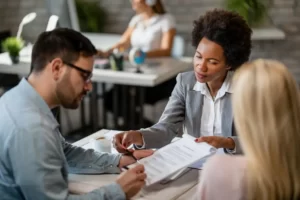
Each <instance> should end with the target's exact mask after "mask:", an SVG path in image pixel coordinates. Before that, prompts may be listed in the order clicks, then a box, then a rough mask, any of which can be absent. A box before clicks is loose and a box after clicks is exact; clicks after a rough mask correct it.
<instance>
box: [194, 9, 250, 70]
mask: <svg viewBox="0 0 300 200" xmlns="http://www.w3.org/2000/svg"><path fill="white" fill-rule="evenodd" d="M251 34H252V30H251V28H250V27H249V26H248V24H247V22H246V21H245V20H244V19H243V17H242V16H240V15H239V14H238V13H236V12H230V11H226V10H221V9H214V10H212V11H208V12H206V14H205V15H204V16H201V17H200V18H199V19H198V20H195V21H194V28H193V32H192V44H193V46H194V47H196V48H197V46H198V45H199V43H200V41H201V40H202V38H203V37H205V38H207V39H209V40H211V41H213V42H215V43H217V44H219V45H220V46H221V47H222V48H223V50H224V56H225V58H226V64H227V65H228V66H230V67H231V70H236V69H237V68H238V67H240V66H241V65H242V64H243V63H245V62H247V61H248V60H249V56H250V52H251V47H252V45H251Z"/></svg>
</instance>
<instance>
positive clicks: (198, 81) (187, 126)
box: [114, 9, 252, 153]
mask: <svg viewBox="0 0 300 200" xmlns="http://www.w3.org/2000/svg"><path fill="white" fill-rule="evenodd" d="M251 34H252V31H251V29H250V28H249V26H248V25H247V23H246V21H245V20H244V19H243V18H242V17H241V16H240V15H238V14H237V13H234V12H229V11H225V10H219V9H215V10H213V11H209V12H207V13H206V14H205V15H204V16H201V17H200V18H199V19H198V20H196V21H195V22H194V29H193V31H192V42H193V46H194V47H195V48H196V52H195V55H194V71H191V72H185V73H181V74H179V75H178V76H177V84H176V86H175V88H174V90H173V92H172V95H171V97H170V99H169V102H168V104H167V106H166V108H165V110H164V112H163V114H162V116H161V118H160V120H159V122H158V123H156V124H155V125H153V126H152V127H150V128H146V129H141V130H138V131H127V132H123V133H120V134H118V135H116V136H115V138H114V145H115V147H116V148H117V150H118V151H119V152H124V151H125V149H124V148H126V147H128V146H129V145H131V144H135V145H136V147H144V148H160V147H162V146H164V145H166V144H168V143H170V142H171V140H172V139H173V138H174V137H175V136H178V135H180V134H181V133H182V131H181V130H182V128H183V132H184V133H187V134H189V135H192V136H194V137H196V140H195V141H196V142H207V143H209V144H211V145H213V146H215V147H216V148H224V150H225V152H229V153H241V151H242V150H241V148H240V144H239V140H238V137H237V136H236V131H235V127H234V124H233V114H232V106H231V95H232V93H233V92H234V91H233V89H232V87H231V82H232V76H233V74H234V72H235V70H236V69H237V68H239V67H240V66H241V65H242V64H243V63H245V62H247V61H248V59H249V55H250V51H251Z"/></svg>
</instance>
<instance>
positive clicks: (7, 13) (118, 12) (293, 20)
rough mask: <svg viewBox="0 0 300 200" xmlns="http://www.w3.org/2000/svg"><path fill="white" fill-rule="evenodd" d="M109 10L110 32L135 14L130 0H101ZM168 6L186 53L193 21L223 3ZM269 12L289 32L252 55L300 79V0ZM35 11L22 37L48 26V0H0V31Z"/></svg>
mask: <svg viewBox="0 0 300 200" xmlns="http://www.w3.org/2000/svg"><path fill="white" fill-rule="evenodd" d="M98 1H99V4H101V5H102V6H104V7H105V8H106V10H107V12H108V13H109V19H108V24H110V25H109V26H106V28H105V30H106V32H108V33H122V32H123V31H124V30H125V28H126V26H127V24H128V22H129V20H130V18H131V17H132V16H133V15H134V12H133V11H132V9H131V6H130V3H129V1H127V0H98ZM163 2H164V4H165V7H166V10H167V11H168V12H170V13H172V14H173V15H174V17H175V19H176V21H177V32H178V33H179V34H180V35H182V36H183V37H184V38H185V40H186V42H187V45H186V55H187V56H192V55H193V52H194V49H193V47H191V45H190V40H191V37H190V32H191V30H192V21H193V20H194V19H196V18H197V17H198V16H199V15H201V14H203V13H204V12H205V11H207V10H209V9H212V8H216V7H222V2H223V0H163ZM270 2H271V3H270V8H269V16H270V21H272V22H273V23H274V24H275V25H276V26H277V27H279V28H281V29H283V30H284V31H285V33H286V35H287V38H286V39H285V40H280V41H275V40H274V41H255V42H254V45H253V51H252V56H251V57H252V58H257V57H263V58H276V59H279V60H281V61H282V62H284V63H285V64H287V65H288V67H289V68H290V70H291V72H292V73H293V74H294V75H295V77H296V78H297V80H298V82H300V0H270ZM31 11H35V12H37V14H38V18H37V19H36V20H35V21H34V22H32V23H31V24H29V25H27V26H26V27H24V32H23V37H24V38H25V39H26V40H31V41H32V40H34V39H35V38H36V36H37V35H38V34H39V33H40V32H41V31H43V30H45V27H46V23H47V16H48V13H47V10H46V8H45V0H9V1H6V0H0V21H1V23H0V31H1V30H5V29H9V30H11V31H12V32H13V33H14V34H15V33H16V31H17V28H18V23H19V22H20V20H21V19H22V17H23V16H24V15H25V14H27V13H29V12H31Z"/></svg>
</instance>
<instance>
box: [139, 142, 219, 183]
mask: <svg viewBox="0 0 300 200" xmlns="http://www.w3.org/2000/svg"><path fill="white" fill-rule="evenodd" d="M215 151H216V149H215V148H214V147H212V146H210V145H209V144H207V143H196V142H195V141H193V140H192V139H190V138H182V139H180V140H178V141H176V142H173V143H171V144H169V145H167V146H165V147H163V148H161V149H159V150H157V151H155V152H154V154H153V155H152V156H150V157H147V158H144V159H142V160H140V161H139V163H140V164H143V165H144V166H145V172H146V174H147V179H146V185H147V186H149V185H151V184H153V183H156V182H159V181H161V180H163V179H165V178H167V177H168V176H170V175H172V174H174V173H176V172H177V171H179V170H181V169H184V168H187V167H188V166H190V165H191V164H193V163H195V162H197V161H199V160H200V159H201V158H204V157H207V156H209V155H212V154H214V153H215Z"/></svg>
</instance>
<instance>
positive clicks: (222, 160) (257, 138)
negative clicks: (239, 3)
mask: <svg viewBox="0 0 300 200" xmlns="http://www.w3.org/2000/svg"><path fill="white" fill-rule="evenodd" d="M233 83H234V92H235V93H234V94H233V97H232V103H233V114H234V119H235V125H236V128H237V131H238V135H239V137H240V141H241V144H242V147H243V150H244V155H243V156H228V155H217V156H214V157H212V158H211V159H210V160H208V162H207V163H206V164H205V166H204V169H203V171H202V172H201V177H200V179H201V180H200V184H199V190H198V192H197V194H196V195H197V198H196V199H201V200H205V199H209V200H214V199H216V200H217V199H231V200H238V199H247V200H256V199H257V200H269V199H270V200H281V199H290V200H291V199H293V200H296V199H297V200H298V199H300V170H299V168H300V157H299V143H300V134H299V133H300V123H299V121H300V104H299V101H300V99H299V88H298V86H297V83H296V81H295V80H294V78H293V76H292V74H291V73H289V71H288V69H287V68H286V67H285V66H284V65H283V64H282V63H280V62H278V61H273V60H263V59H259V60H256V61H253V62H251V63H247V64H245V65H243V66H242V67H241V68H240V69H239V70H238V71H237V72H236V74H235V75H234V82H233ZM220 165H222V170H219V169H220ZM232 166H234V167H232ZM228 183H230V184H228ZM216 191H217V192H216Z"/></svg>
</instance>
